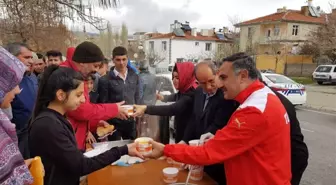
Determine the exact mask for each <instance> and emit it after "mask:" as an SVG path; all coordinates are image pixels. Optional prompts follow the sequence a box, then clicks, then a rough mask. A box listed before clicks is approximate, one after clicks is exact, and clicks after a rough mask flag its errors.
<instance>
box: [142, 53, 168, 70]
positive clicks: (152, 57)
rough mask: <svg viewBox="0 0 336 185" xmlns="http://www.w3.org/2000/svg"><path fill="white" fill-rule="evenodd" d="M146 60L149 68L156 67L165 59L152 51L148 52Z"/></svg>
mask: <svg viewBox="0 0 336 185" xmlns="http://www.w3.org/2000/svg"><path fill="white" fill-rule="evenodd" d="M146 58H147V61H148V63H149V66H151V67H156V66H157V65H158V64H159V63H161V62H163V61H164V60H165V59H166V57H164V56H162V55H161V54H160V53H158V52H155V51H153V50H151V51H149V52H148V54H147V56H146Z"/></svg>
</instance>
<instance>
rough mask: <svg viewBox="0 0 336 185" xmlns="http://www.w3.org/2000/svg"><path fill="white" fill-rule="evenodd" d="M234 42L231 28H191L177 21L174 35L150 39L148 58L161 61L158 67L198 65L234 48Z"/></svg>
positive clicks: (147, 49)
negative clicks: (193, 63) (231, 45)
mask: <svg viewBox="0 0 336 185" xmlns="http://www.w3.org/2000/svg"><path fill="white" fill-rule="evenodd" d="M232 42H233V39H232V36H231V34H230V32H229V30H228V29H227V28H225V27H224V28H222V29H219V30H218V31H217V30H216V29H215V28H212V29H200V30H198V29H197V28H191V27H190V24H189V22H185V23H180V22H179V21H177V20H175V22H174V23H173V24H171V25H170V32H169V33H165V34H157V35H155V36H152V37H148V38H147V39H146V41H145V50H146V55H147V58H151V57H152V58H153V59H154V60H161V61H160V62H159V64H158V67H162V68H167V67H168V65H169V64H173V63H175V62H183V61H195V62H196V61H198V60H200V59H204V58H212V56H213V55H214V54H215V53H216V51H217V50H219V49H220V48H221V47H224V45H226V44H228V45H230V44H232Z"/></svg>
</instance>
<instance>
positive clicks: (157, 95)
mask: <svg viewBox="0 0 336 185" xmlns="http://www.w3.org/2000/svg"><path fill="white" fill-rule="evenodd" d="M163 99H164V97H163V96H162V95H161V94H160V93H156V100H160V101H162V100H163Z"/></svg>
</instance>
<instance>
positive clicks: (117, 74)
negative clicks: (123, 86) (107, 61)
mask: <svg viewBox="0 0 336 185" xmlns="http://www.w3.org/2000/svg"><path fill="white" fill-rule="evenodd" d="M113 73H114V75H115V76H119V77H120V78H121V79H123V80H126V77H127V73H128V69H127V70H126V73H125V79H124V77H123V76H121V75H120V73H119V72H118V71H117V70H116V68H114V69H113Z"/></svg>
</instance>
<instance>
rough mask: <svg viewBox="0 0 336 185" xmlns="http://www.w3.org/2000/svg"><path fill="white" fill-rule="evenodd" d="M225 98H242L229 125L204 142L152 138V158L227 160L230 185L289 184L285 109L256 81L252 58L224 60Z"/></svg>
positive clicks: (221, 84) (220, 81) (240, 55)
mask: <svg viewBox="0 0 336 185" xmlns="http://www.w3.org/2000/svg"><path fill="white" fill-rule="evenodd" d="M216 83H218V86H219V87H221V89H222V90H223V92H224V98H225V99H234V100H236V101H238V102H239V103H240V106H239V107H238V109H237V110H236V111H235V112H234V113H233V115H232V116H231V118H230V120H229V122H228V124H227V126H225V127H224V128H223V129H221V130H219V131H217V132H216V134H215V136H214V137H212V138H211V139H209V140H208V141H207V142H206V143H205V144H204V145H203V146H199V147H195V146H188V145H181V144H175V145H166V146H164V145H162V144H160V143H156V142H152V144H153V148H154V150H153V153H152V154H151V156H149V157H158V156H161V155H165V156H167V157H171V158H172V159H173V160H176V161H179V162H183V163H186V164H193V165H209V164H215V163H221V162H224V168H225V172H226V178H227V184H228V185H290V180H291V166H290V131H289V129H290V128H289V127H290V126H289V119H288V115H287V113H286V110H285V108H284V107H283V105H282V104H281V102H280V100H279V99H278V98H277V96H276V95H275V94H274V93H273V92H272V91H271V90H270V89H269V88H268V87H265V85H264V84H263V83H261V82H259V80H258V75H257V69H256V68H255V63H254V61H253V59H252V58H251V57H249V56H248V55H246V54H244V53H238V54H235V55H233V56H231V57H228V58H225V59H223V64H222V65H221V67H220V69H219V71H218V73H217V82H216Z"/></svg>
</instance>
